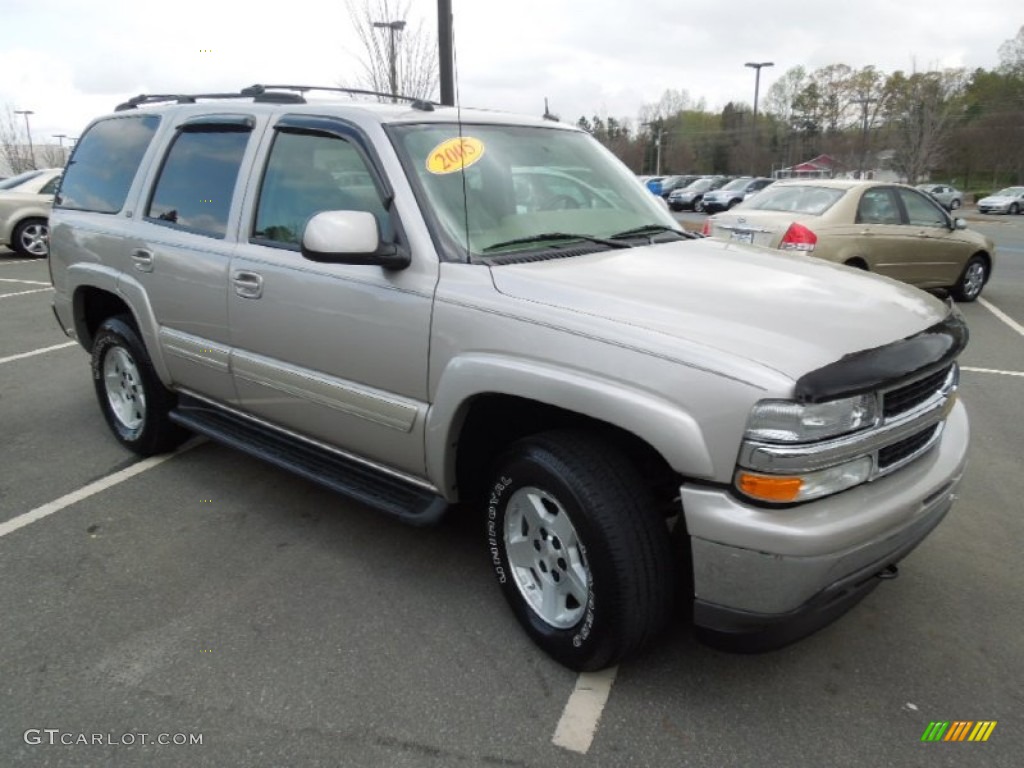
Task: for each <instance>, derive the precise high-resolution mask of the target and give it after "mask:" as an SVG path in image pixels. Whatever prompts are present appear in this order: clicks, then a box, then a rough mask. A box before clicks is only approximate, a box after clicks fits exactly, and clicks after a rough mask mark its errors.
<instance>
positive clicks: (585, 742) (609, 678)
mask: <svg viewBox="0 0 1024 768" xmlns="http://www.w3.org/2000/svg"><path fill="white" fill-rule="evenodd" d="M618 670H619V668H618V667H612V668H611V669H603V670H601V671H600V672H581V673H580V676H579V677H578V678H577V679H576V687H575V688H574V689H573V692H572V695H571V696H570V697H569V701H567V702H566V703H565V709H564V710H562V717H561V719H560V720H559V721H558V726H557V727H556V728H555V735H554V737H552V739H551V741H552V743H553V744H554V745H555V746H556V747H562V748H563V749H568V750H572V751H573V752H579V753H580V754H586V753H587V750H589V749H590V744H591V742H593V740H594V732H595V731H597V724H598V722H599V721H600V720H601V713H602V712H603V711H604V705H605V704H607V703H608V695H609V694H610V693H611V692H612V683H613V682H615V673H616V672H618Z"/></svg>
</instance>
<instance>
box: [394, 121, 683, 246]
mask: <svg viewBox="0 0 1024 768" xmlns="http://www.w3.org/2000/svg"><path fill="white" fill-rule="evenodd" d="M392 131H393V135H394V136H395V138H396V141H395V146H396V149H397V150H398V152H399V155H400V156H401V157H402V160H403V163H404V164H405V166H406V172H407V173H408V174H409V177H410V179H411V180H412V181H413V183H414V185H416V186H418V188H419V189H418V190H417V191H418V193H419V194H420V197H421V203H422V204H424V208H425V209H426V212H427V215H428V216H429V217H430V218H432V219H433V223H434V224H435V225H436V226H437V228H438V229H439V230H440V233H441V234H442V237H441V240H442V244H443V246H444V247H445V248H446V250H447V254H446V255H447V257H448V258H449V259H451V260H456V261H466V259H467V252H468V255H469V257H470V258H472V259H474V260H476V259H478V258H479V259H480V260H482V261H486V260H487V259H488V258H490V257H491V256H494V255H497V254H498V253H504V254H506V255H507V254H508V253H509V252H510V251H513V252H514V251H516V250H522V249H530V250H533V251H536V250H537V249H539V248H545V247H549V246H550V243H547V242H545V241H546V238H544V237H541V236H543V235H546V234H549V233H558V235H559V237H558V238H557V239H555V240H557V245H559V246H564V244H565V241H566V240H567V239H571V238H568V237H567V236H568V235H574V236H578V239H579V240H580V241H587V238H590V246H591V247H594V246H595V245H598V244H597V243H596V242H595V240H594V239H597V240H602V239H607V238H609V237H611V236H613V235H619V234H621V233H623V232H626V231H628V230H634V229H640V228H644V229H645V230H646V229H649V228H651V227H653V228H655V229H658V228H661V229H672V230H676V231H677V230H679V229H680V227H679V225H678V224H677V223H676V221H675V220H674V219H673V218H672V217H671V216H670V215H669V213H668V211H667V210H666V208H665V206H664V205H663V204H659V199H658V198H656V197H654V196H653V195H651V193H650V192H648V191H647V190H646V189H644V187H643V186H642V185H640V184H637V182H636V177H635V176H634V175H633V174H632V173H631V172H630V171H629V169H628V168H626V167H625V166H624V165H623V164H622V163H621V162H619V160H618V159H616V158H615V156H614V155H612V154H611V153H610V152H608V151H607V150H606V149H605V148H604V147H602V146H601V145H600V144H599V143H598V142H597V141H596V140H594V138H593V137H591V136H590V135H589V134H587V133H583V132H582V131H574V130H566V129H560V128H546V127H545V128H540V127H527V126H518V125H471V124H463V126H462V139H461V141H460V139H459V127H458V125H456V124H448V123H429V124H422V125H397V126H393V127H392ZM461 158H464V160H462V161H461V162H460V159H461ZM463 162H464V165H463ZM513 241H516V242H515V243H513Z"/></svg>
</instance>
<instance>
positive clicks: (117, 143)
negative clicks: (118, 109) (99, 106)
mask: <svg viewBox="0 0 1024 768" xmlns="http://www.w3.org/2000/svg"><path fill="white" fill-rule="evenodd" d="M159 124H160V118H159V117H157V116H156V115H133V116H129V117H112V118H108V119H106V120H101V121H100V122H98V123H93V125H92V126H91V127H90V128H89V129H88V130H87V131H86V132H85V134H84V135H83V136H82V138H80V139H79V140H78V143H77V144H75V150H74V152H73V153H72V154H71V159H70V160H69V161H68V166H67V169H66V170H65V171H64V180H63V181H62V182H61V185H60V190H59V191H58V193H57V197H56V199H55V200H54V207H55V208H70V209H74V210H79V211H95V212H96V213H117V212H118V211H120V210H121V208H122V207H123V206H124V201H125V198H126V197H127V196H128V189H129V188H130V187H131V185H132V180H133V179H134V178H135V172H136V171H137V170H138V168H139V163H140V162H142V156H143V155H144V154H146V149H147V148H148V147H149V144H150V142H151V141H152V140H153V134H154V133H156V129H157V126H158V125H159Z"/></svg>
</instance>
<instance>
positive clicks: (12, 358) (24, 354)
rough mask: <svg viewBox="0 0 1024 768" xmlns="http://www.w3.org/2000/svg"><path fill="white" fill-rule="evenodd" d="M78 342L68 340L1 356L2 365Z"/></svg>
mask: <svg viewBox="0 0 1024 768" xmlns="http://www.w3.org/2000/svg"><path fill="white" fill-rule="evenodd" d="M76 344H78V342H77V341H66V342H64V343H63V344H54V345H53V346H52V347H43V348H42V349H33V350H32V351H31V352H22V353H20V354H17V355H10V356H8V357H0V365H2V364H3V363H13V362H14V361H15V360H24V359H25V358H26V357H35V356H36V355H42V354H44V353H46V352H54V351H56V350H58V349H67V348H68V347H73V346H75V345H76Z"/></svg>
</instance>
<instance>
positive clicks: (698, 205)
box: [693, 197, 704, 213]
mask: <svg viewBox="0 0 1024 768" xmlns="http://www.w3.org/2000/svg"><path fill="white" fill-rule="evenodd" d="M693 210H694V213H704V198H702V197H698V198H697V199H696V200H694V201H693Z"/></svg>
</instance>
